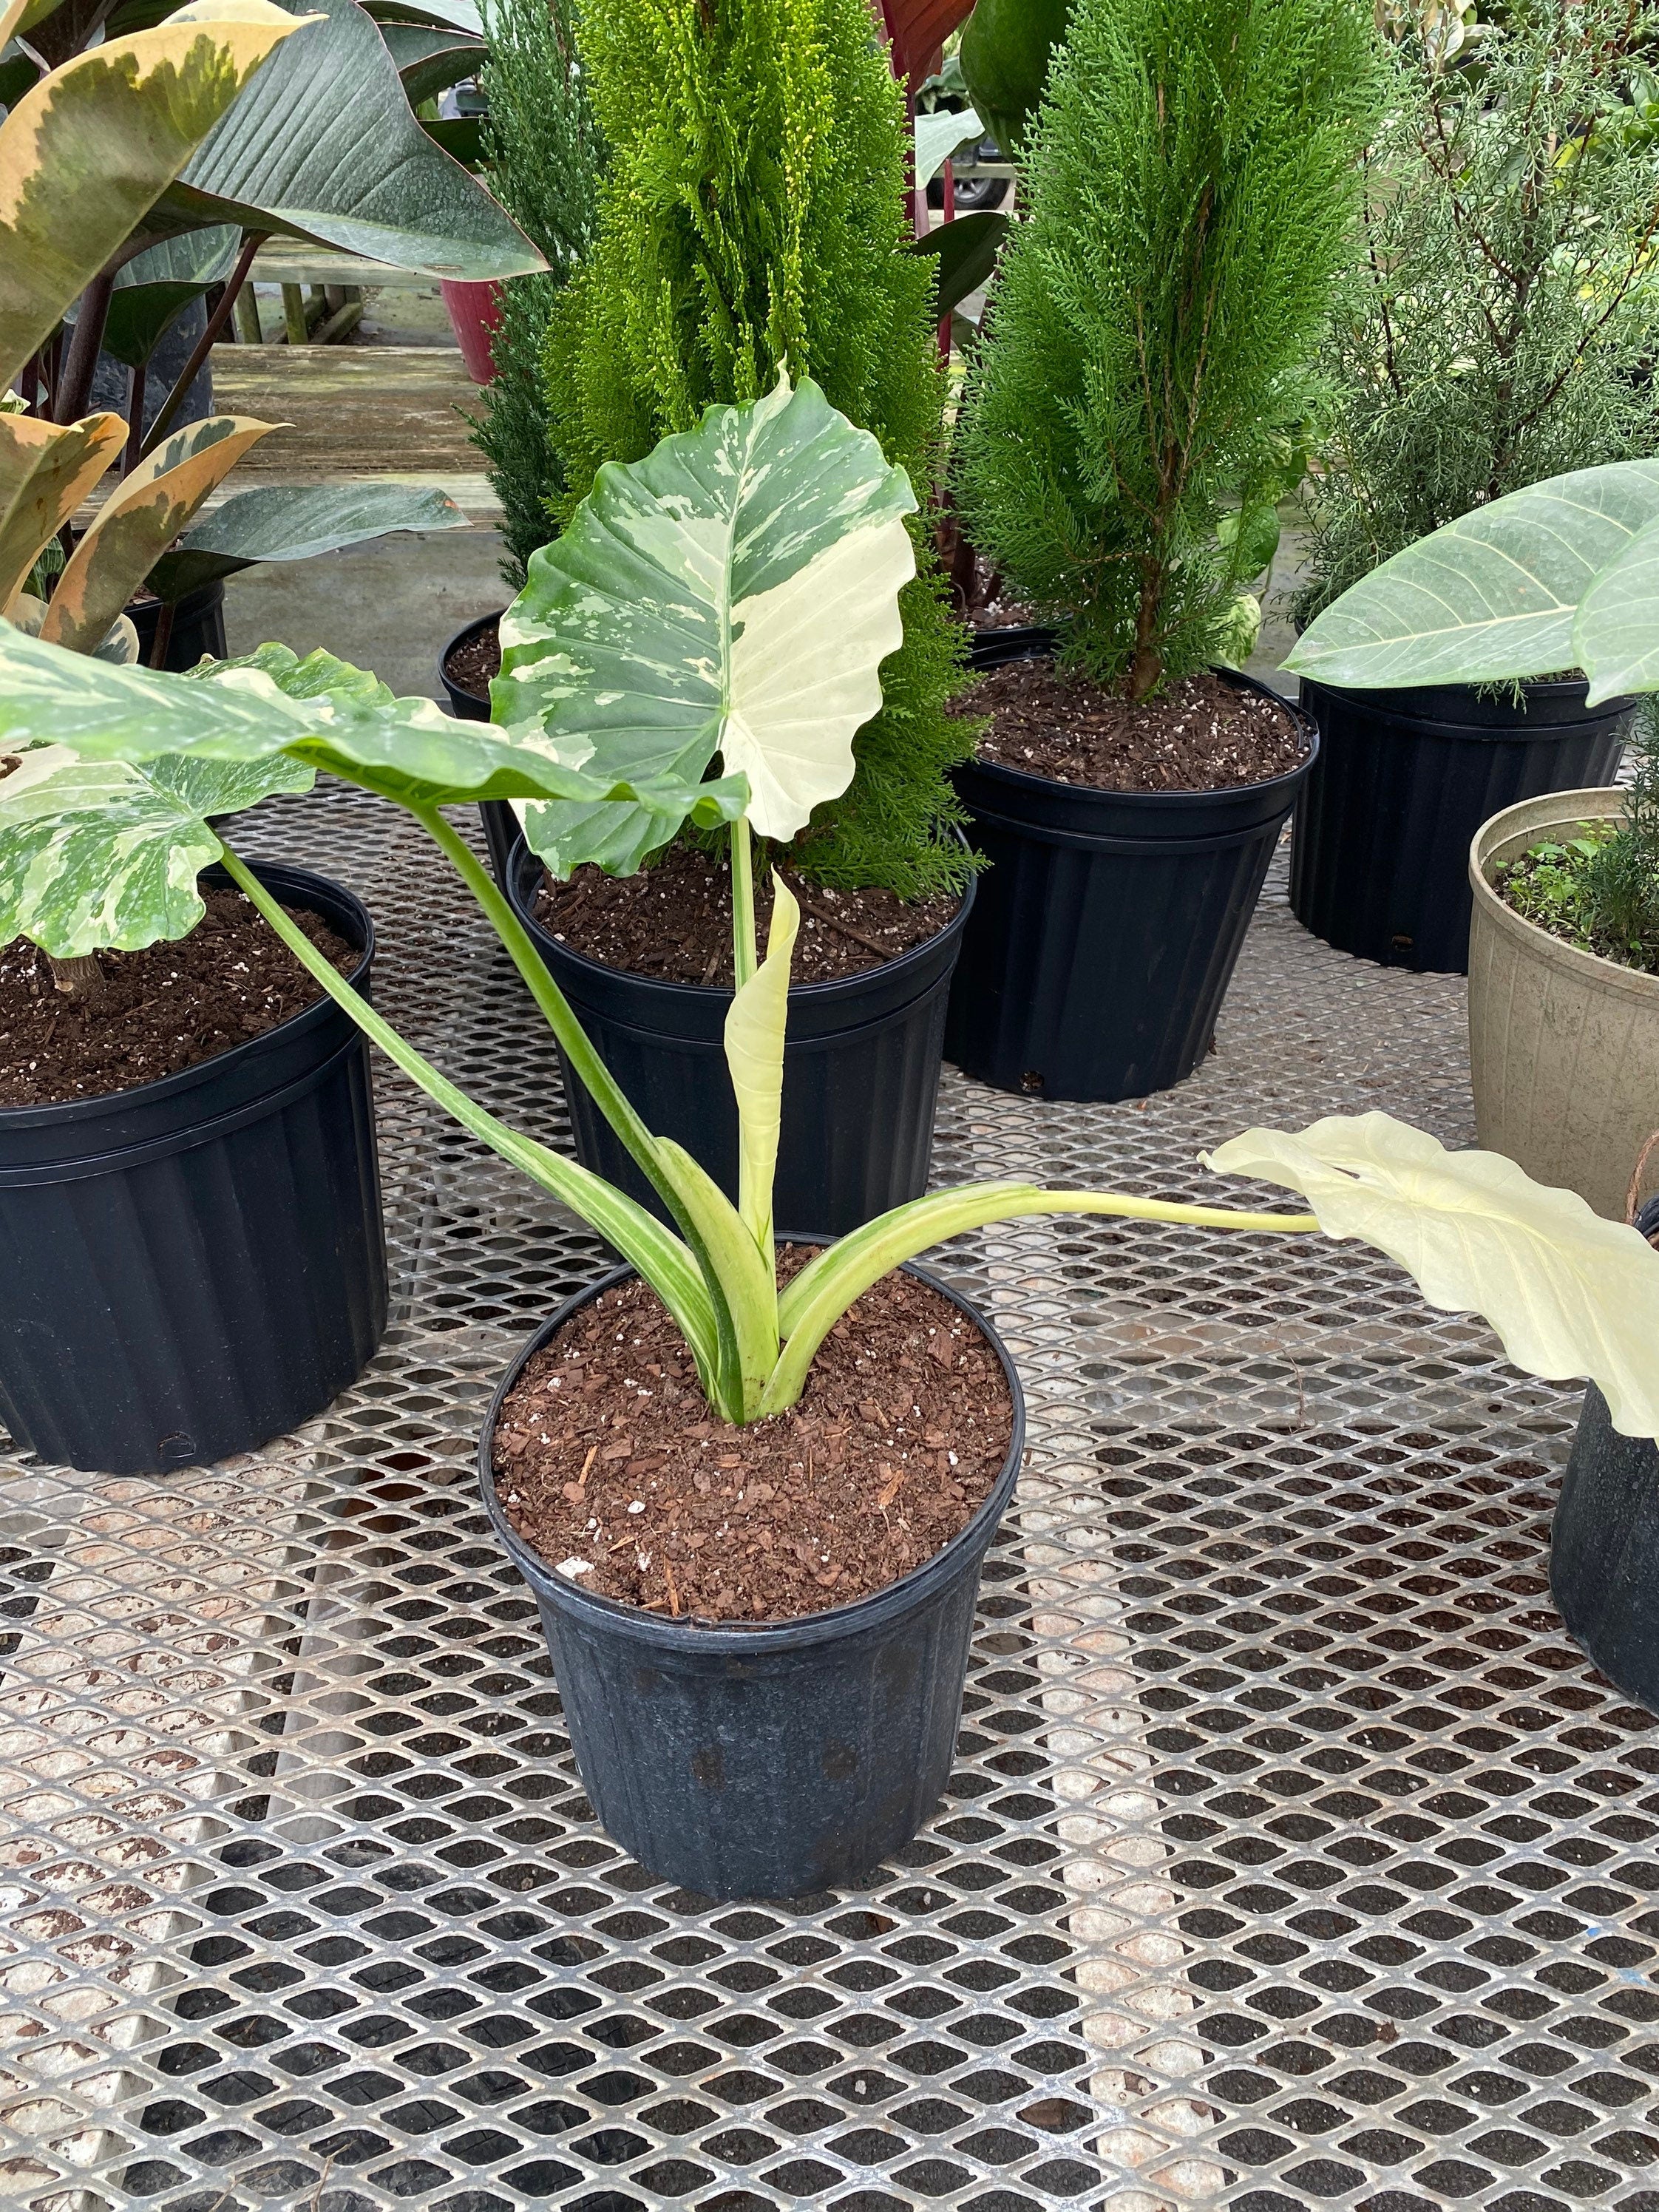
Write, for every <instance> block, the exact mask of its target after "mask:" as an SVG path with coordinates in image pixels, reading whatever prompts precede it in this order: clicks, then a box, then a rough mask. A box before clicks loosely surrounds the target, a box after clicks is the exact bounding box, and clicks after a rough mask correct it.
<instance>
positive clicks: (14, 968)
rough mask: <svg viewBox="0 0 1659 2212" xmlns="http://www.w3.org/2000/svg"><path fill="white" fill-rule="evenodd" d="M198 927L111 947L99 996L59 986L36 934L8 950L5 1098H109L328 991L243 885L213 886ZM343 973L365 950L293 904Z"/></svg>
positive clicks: (281, 1018)
mask: <svg viewBox="0 0 1659 2212" xmlns="http://www.w3.org/2000/svg"><path fill="white" fill-rule="evenodd" d="M203 896H204V898H205V900H206V902H207V913H206V915H204V918H203V919H202V920H201V921H199V922H197V925H196V927H195V928H194V929H193V930H191V933H190V935H189V936H188V937H185V938H180V939H178V941H177V942H176V943H170V944H169V943H163V944H160V945H149V946H148V947H147V948H146V949H145V950H144V951H143V952H100V953H97V954H95V955H94V958H95V959H96V961H97V963H98V968H99V972H100V975H101V977H102V984H101V987H100V988H98V989H96V990H95V992H94V994H92V995H91V996H88V995H83V994H80V993H78V992H77V993H75V994H71V993H69V992H65V991H60V990H59V989H58V987H57V984H56V981H55V979H54V977H53V975H52V966H51V963H49V962H48V960H47V958H46V954H45V953H44V952H42V951H40V949H39V948H38V946H36V945H31V944H30V943H29V942H28V940H27V938H21V937H20V938H17V939H15V940H14V941H13V942H12V943H11V944H10V945H6V946H5V947H4V948H3V949H0V1106H47V1105H52V1104H55V1103H58V1102H59V1101H62V1100H65V1099H70V1098H101V1097H107V1096H108V1094H109V1093H110V1092H112V1091H130V1090H132V1089H134V1088H135V1087H136V1086H137V1085H139V1084H141V1083H154V1082H155V1081H157V1080H158V1079H160V1078H161V1076H164V1075H176V1074H178V1073H179V1071H180V1070H181V1069H183V1068H186V1067H194V1066H195V1065H196V1064H197V1061H198V1060H210V1059H211V1058H212V1056H213V1055H214V1054H215V1053H218V1052H228V1050H229V1049H230V1048H231V1046H233V1045H238V1044H245V1043H246V1042H247V1040H248V1039H249V1037H255V1036H262V1035H263V1034H264V1031H265V1030H271V1029H275V1028H276V1024H278V1023H279V1022H285V1021H287V1019H288V1018H289V1016H290V1015H291V1014H297V1013H299V1012H301V1009H302V1008H303V1007H306V1006H310V1005H311V1004H312V1002H313V1000H316V999H319V998H320V997H321V996H322V992H321V988H320V987H319V985H318V984H317V983H315V982H313V980H312V978H311V977H310V976H309V975H307V973H306V970H305V969H303V968H302V967H301V965H300V963H299V962H298V961H297V960H296V959H295V957H294V955H293V954H292V953H291V952H290V951H289V949H288V947H287V946H286V945H284V944H283V941H282V939H280V938H279V937H277V936H276V935H275V934H274V933H272V931H271V929H270V925H269V924H268V923H267V922H265V921H264V920H263V919H262V917H261V916H260V915H258V913H257V912H256V911H255V909H254V908H252V906H250V905H249V903H248V902H247V901H246V899H245V898H244V897H243V896H242V894H241V893H240V891H236V890H204V893H203ZM285 911H286V912H287V913H288V914H289V918H290V920H292V921H296V922H297V923H298V924H299V926H300V927H301V929H303V930H304V932H305V933H306V935H307V937H308V938H309V939H311V941H312V943H313V945H317V946H319V947H320V949H321V950H322V951H324V952H325V954H326V955H327V957H329V959H331V961H332V962H333V963H334V965H335V966H336V967H337V969H339V970H340V972H341V974H342V975H349V974H350V973H351V971H352V969H354V968H355V967H356V965H357V963H358V961H359V959H360V958H361V957H362V955H361V954H360V953H358V952H356V951H354V949H353V948H352V947H351V946H350V945H348V944H347V943H346V941H345V939H343V937H341V936H339V935H338V934H337V933H336V932H335V931H334V930H332V929H331V928H330V927H329V925H328V924H327V922H325V921H324V920H323V919H322V917H321V916H320V915H314V914H308V913H306V912H304V911H302V910H300V909H296V908H286V909H285Z"/></svg>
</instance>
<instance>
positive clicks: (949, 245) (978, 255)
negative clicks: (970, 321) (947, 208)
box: [910, 208, 1008, 315]
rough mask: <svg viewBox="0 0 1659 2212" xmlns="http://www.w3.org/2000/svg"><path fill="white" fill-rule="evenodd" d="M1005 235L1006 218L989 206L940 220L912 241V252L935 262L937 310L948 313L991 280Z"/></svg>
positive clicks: (1006, 233)
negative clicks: (947, 220) (926, 255)
mask: <svg viewBox="0 0 1659 2212" xmlns="http://www.w3.org/2000/svg"><path fill="white" fill-rule="evenodd" d="M1007 235H1008V218H1007V216H1006V215H998V214H995V213H994V211H993V210H990V209H988V208H987V209H981V210H980V211H979V212H977V213H976V214H974V215H959V216H957V218H956V220H955V222H942V223H940V224H939V225H938V227H937V228H935V229H933V230H930V231H929V232H928V234H927V236H926V238H918V239H916V240H913V242H912V244H911V246H910V251H911V252H913V253H927V254H931V255H932V256H933V258H934V260H935V261H937V263H938V264H939V313H940V314H941V315H948V314H950V313H951V312H952V310H953V309H955V308H957V307H960V306H961V304H962V302H963V301H964V300H965V299H967V298H968V297H969V295H970V294H971V293H974V292H977V291H978V290H979V289H980V287H981V285H983V284H987V283H989V282H990V279H991V271H992V270H994V268H995V267H996V264H997V255H998V253H999V252H1000V251H1001V247H1002V241H1003V240H1004V239H1005V238H1006V236H1007Z"/></svg>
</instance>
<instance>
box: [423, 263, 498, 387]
mask: <svg viewBox="0 0 1659 2212" xmlns="http://www.w3.org/2000/svg"><path fill="white" fill-rule="evenodd" d="M438 289H439V290H440V291H441V293H442V294H443V298H444V306H445V307H447V309H448V311H449V326H450V328H451V329H452V330H453V331H454V333H455V342H456V343H457V344H458V345H459V347H460V349H461V359H462V360H463V361H464V362H465V363H466V373H467V374H468V375H469V376H470V377H471V379H472V381H473V382H474V383H475V384H488V383H489V382H490V381H491V380H492V379H493V378H494V376H495V359H494V356H493V354H492V351H491V348H492V344H493V342H494V339H495V325H497V324H498V323H499V322H500V321H501V285H500V283H498V282H497V280H496V279H495V277H493V276H492V277H488V278H486V279H485V281H484V282H483V283H481V284H467V283H454V282H452V281H451V280H450V279H449V278H448V277H443V278H441V280H440V282H439V285H438Z"/></svg>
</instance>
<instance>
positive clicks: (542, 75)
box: [473, 0, 599, 592]
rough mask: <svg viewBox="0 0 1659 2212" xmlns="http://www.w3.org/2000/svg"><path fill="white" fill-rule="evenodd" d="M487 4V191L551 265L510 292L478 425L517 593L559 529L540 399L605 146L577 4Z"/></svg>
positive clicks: (537, 0)
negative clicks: (560, 304)
mask: <svg viewBox="0 0 1659 2212" xmlns="http://www.w3.org/2000/svg"><path fill="white" fill-rule="evenodd" d="M482 8H483V18H484V26H485V31H486V35H487V37H488V39H489V61H488V62H487V63H486V64H485V66H484V69H483V75H482V84H483V92H484V95H485V98H486V100H488V102H489V115H488V117H487V118H486V120H485V123H484V128H483V147H484V161H485V164H486V167H487V168H488V172H489V185H490V189H491V190H492V191H494V193H495V197H496V198H497V199H499V200H500V201H501V204H502V205H503V207H505V208H506V210H507V213H508V214H509V215H510V216H512V217H513V221H514V222H516V223H518V225H519V226H520V228H521V229H522V230H523V231H524V232H525V233H526V235H527V236H528V237H529V238H531V239H532V240H534V242H535V244H536V245H538V246H539V247H540V248H541V250H542V252H544V254H545V255H546V256H547V261H548V268H547V271H546V273H545V274H544V275H537V276H515V277H512V278H510V279H509V280H508V281H507V283H505V284H503V286H502V287H501V323H500V325H499V327H498V329H497V331H496V333H495V346H494V353H495V381H494V382H493V383H492V384H491V385H489V386H488V388H487V389H486V391H485V392H484V395H483V414H482V415H481V416H478V417H477V418H476V420H475V422H474V426H473V440H474V442H475V443H476V444H477V446H478V447H479V448H480V450H481V451H482V452H483V455H484V458H485V459H486V461H487V462H488V463H489V481H490V483H491V484H492V486H493V487H494V489H495V495H496V497H497V498H498V499H499V500H500V501H501V540H502V544H503V545H504V547H505V549H506V552H505V557H504V559H503V560H502V562H501V574H502V575H503V576H504V577H505V578H506V580H507V583H508V584H509V585H510V586H512V588H513V590H514V591H515V592H516V591H518V590H519V589H520V586H522V585H523V583H524V577H525V563H526V562H527V561H528V560H529V558H530V556H531V555H532V553H533V552H534V551H535V550H536V549H537V547H538V545H544V544H546V543H547V540H548V538H550V536H551V534H552V524H551V523H550V520H549V519H548V518H549V508H550V502H552V501H556V499H557V498H558V496H559V494H560V493H561V491H562V489H563V486H564V476H563V471H562V469H561V467H560V465H559V461H558V458H557V456H556V453H554V450H553V447H552V444H551V442H550V440H549V437H548V435H547V416H546V410H545V409H544V406H543V404H542V368H541V357H542V347H543V344H544V341H545V338H546V336H547V322H548V317H549V316H550V314H551V313H552V312H553V302H554V301H555V300H556V299H557V297H558V295H559V293H560V291H561V290H562V288H563V286H564V285H565V283H567V282H568V278H569V276H570V275H571V272H572V271H573V270H574V269H575V267H576V266H577V264H579V263H580V260H581V258H582V256H583V254H584V253H585V252H586V251H587V248H588V246H589V245H590V244H591V242H592V234H593V224H594V217H595V198H596V187H597V171H598V167H599V133H598V131H597V129H596V127H595V125H594V122H593V116H592V108H591V107H590V106H589V103H588V99H587V88H586V81H585V79H584V77H583V76H582V73H581V70H580V66H579V64H578V60H577V55H576V47H575V40H574V33H573V28H572V14H573V10H572V7H571V0H482Z"/></svg>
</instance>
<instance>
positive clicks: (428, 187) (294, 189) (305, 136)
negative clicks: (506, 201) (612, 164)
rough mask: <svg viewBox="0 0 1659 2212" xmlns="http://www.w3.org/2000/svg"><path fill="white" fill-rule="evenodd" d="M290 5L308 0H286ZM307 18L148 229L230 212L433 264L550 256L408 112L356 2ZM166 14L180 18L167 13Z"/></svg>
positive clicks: (421, 266) (516, 266)
mask: <svg viewBox="0 0 1659 2212" xmlns="http://www.w3.org/2000/svg"><path fill="white" fill-rule="evenodd" d="M306 4H307V0H283V5H284V6H286V7H290V8H291V9H293V10H294V12H295V14H298V13H299V12H300V10H301V7H302V6H304V5H306ZM314 12H317V13H319V14H320V15H321V16H322V18H323V20H322V21H318V22H313V23H312V24H311V25H309V26H308V27H307V29H306V30H305V31H304V32H302V33H301V34H300V35H299V36H298V37H296V38H295V39H294V40H292V41H291V43H290V44H289V46H287V47H286V48H285V49H284V51H283V54H282V55H281V56H279V57H278V59H277V62H276V64H273V65H272V68H271V69H270V70H267V71H266V72H265V74H264V77H263V78H262V79H261V80H260V82H258V84H256V85H254V86H252V87H251V88H250V89H249V91H248V93H247V94H246V95H245V96H244V97H243V98H242V99H241V100H239V101H238V102H237V104H236V106H235V107H234V109H233V110H232V111H231V112H230V113H229V114H228V115H227V116H226V117H225V118H224V120H223V122H222V124H220V125H219V127H218V128H217V130H216V131H214V132H213V134H212V136H211V137H210V138H209V139H208V140H207V142H206V143H205V144H204V146H203V147H202V149H201V150H200V152H199V153H198V154H197V155H196V156H195V158H194V159H193V160H192V161H191V163H190V165H189V167H187V168H186V169H185V173H184V174H183V175H182V176H181V177H180V178H179V181H178V182H177V184H175V185H173V186H172V187H171V188H170V189H169V191H167V193H166V195H165V196H164V197H163V198H162V199H161V201H160V202H159V204H157V205H156V206H155V208H154V209H153V210H151V212H150V214H149V216H148V218H147V219H146V223H145V228H146V231H147V232H152V233H154V234H155V235H156V236H158V237H159V236H162V235H165V234H167V233H168V232H171V231H176V230H188V229H192V228H197V227H198V226H199V225H201V224H203V223H218V222H237V223H240V224H242V225H244V226H245V227H246V228H249V229H254V230H264V231H278V232H282V233H284V234H287V235H289V236H290V237H295V238H308V239H312V240H315V241H317V242H318V243H319V244H321V245H325V246H342V247H343V248H344V249H345V251H346V252H349V253H361V254H365V255H367V256H368V258H370V259H372V260H375V261H385V262H389V263H390V264H392V266H393V267H394V268H398V269H412V270H419V271H420V272H421V273H422V274H423V275H426V276H452V277H471V278H483V277H490V276H523V275H525V274H526V272H528V271H530V270H538V269H541V268H543V267H544V266H545V264H544V261H543V258H542V257H541V255H540V254H539V253H538V252H537V250H536V248H535V247H534V246H532V244H531V242H530V240H528V239H527V238H526V236H525V234H524V233H523V232H522V231H521V230H520V228H519V227H518V225H517V224H516V223H515V222H513V221H512V219H511V217H510V216H508V215H507V212H506V210H504V209H503V208H502V207H501V205H500V204H498V203H497V202H496V201H495V200H494V199H492V198H491V197H490V195H489V193H488V192H487V191H485V190H484V189H483V185H480V184H479V183H478V182H477V179H475V178H472V177H470V176H469V175H468V174H467V173H466V171H465V169H464V168H463V167H461V165H460V164H459V161H452V160H451V159H450V158H449V156H448V155H447V154H445V153H442V152H441V151H440V149H438V147H437V146H436V145H435V144H434V143H433V141H432V139H431V138H430V137H428V134H427V132H426V131H423V130H422V127H421V125H419V124H418V123H417V122H416V119H415V116H414V113H413V111H412V110H411V109H410V105H409V100H408V97H407V95H406V94H405V93H404V88H403V85H402V83H401V82H399V79H398V71H397V70H396V68H395V66H394V65H393V63H392V57H391V55H390V54H389V53H388V52H386V42H385V40H383V39H382V38H381V36H380V32H379V30H378V29H377V28H376V27H375V25H374V23H373V22H372V21H370V20H369V18H368V15H365V14H364V12H363V10H362V9H361V8H360V7H359V6H358V5H357V4H356V0H315V9H314ZM173 20H175V21H176V20H177V19H176V18H175V19H173Z"/></svg>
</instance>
